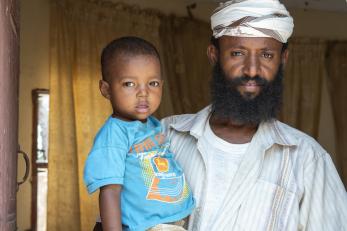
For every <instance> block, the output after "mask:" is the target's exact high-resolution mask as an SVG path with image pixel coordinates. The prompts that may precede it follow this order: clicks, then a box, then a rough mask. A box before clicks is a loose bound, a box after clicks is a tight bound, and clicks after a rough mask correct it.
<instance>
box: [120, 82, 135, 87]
mask: <svg viewBox="0 0 347 231" xmlns="http://www.w3.org/2000/svg"><path fill="white" fill-rule="evenodd" d="M123 86H124V87H134V86H135V83H133V82H124V83H123Z"/></svg>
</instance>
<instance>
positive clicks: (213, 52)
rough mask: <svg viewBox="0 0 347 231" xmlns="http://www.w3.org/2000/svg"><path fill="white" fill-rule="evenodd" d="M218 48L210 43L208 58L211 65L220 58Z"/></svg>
mask: <svg viewBox="0 0 347 231" xmlns="http://www.w3.org/2000/svg"><path fill="white" fill-rule="evenodd" d="M218 55H219V54H218V50H217V48H216V47H215V46H214V45H212V44H210V45H208V47H207V57H208V60H209V61H210V64H211V65H215V64H216V62H217V60H218Z"/></svg>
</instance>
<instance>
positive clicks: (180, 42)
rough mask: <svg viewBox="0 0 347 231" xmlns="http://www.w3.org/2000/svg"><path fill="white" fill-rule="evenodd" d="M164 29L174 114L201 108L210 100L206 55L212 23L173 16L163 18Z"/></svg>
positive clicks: (208, 69) (164, 56) (164, 59)
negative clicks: (210, 24)
mask: <svg viewBox="0 0 347 231" xmlns="http://www.w3.org/2000/svg"><path fill="white" fill-rule="evenodd" d="M160 32H161V37H162V41H164V43H163V46H162V47H163V50H164V51H165V52H164V54H163V61H164V63H165V65H164V66H165V68H166V72H167V75H168V86H169V91H170V96H171V99H172V100H171V101H172V107H173V112H172V113H171V114H183V113H194V112H197V111H199V110H200V109H202V108H203V107H205V106H206V105H207V104H208V103H209V102H210V100H209V98H210V97H209V96H210V93H209V84H208V83H209V78H210V76H211V66H210V64H209V63H208V59H207V55H206V49H207V46H208V44H209V40H210V37H211V29H210V27H209V24H208V23H206V22H200V21H192V20H190V19H186V18H177V17H169V18H165V20H163V21H162V26H161V30H160ZM173 35H174V36H173Z"/></svg>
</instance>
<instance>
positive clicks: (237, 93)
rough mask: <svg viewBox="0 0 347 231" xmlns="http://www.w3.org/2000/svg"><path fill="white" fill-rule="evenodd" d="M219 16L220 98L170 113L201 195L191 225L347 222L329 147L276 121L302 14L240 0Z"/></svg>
mask: <svg viewBox="0 0 347 231" xmlns="http://www.w3.org/2000/svg"><path fill="white" fill-rule="evenodd" d="M211 24H212V30H213V38H212V40H211V44H210V45H209V47H208V49H207V55H208V58H209V60H210V61H211V63H212V64H213V65H214V68H213V80H212V84H211V92H212V104H211V106H208V107H207V108H205V109H203V110H202V111H200V112H198V113H197V114H194V115H179V116H173V117H169V118H166V119H164V120H163V124H164V125H165V127H166V132H167V135H168V137H169V139H171V149H172V151H173V152H174V153H175V154H176V158H177V160H178V161H179V162H180V164H181V166H182V167H183V169H184V172H185V174H186V177H187V180H188V182H189V184H190V185H191V187H192V190H193V193H194V196H195V199H196V203H197V207H196V209H195V212H194V213H193V214H192V215H191V216H190V219H189V230H209V231H210V230H218V231H220V230H246V231H252V230H256V231H263V230H264V231H265V230H266V231H268V230H276V231H278V230H283V231H296V230H310V231H311V230H312V231H320V230H321V231H340V230H341V231H342V230H347V196H346V191H345V189H344V186H343V184H342V182H341V180H340V178H339V176H338V174H337V172H336V169H335V167H334V165H333V163H332V161H331V158H330V156H329V154H328V153H327V152H326V151H325V150H324V149H323V148H322V147H321V146H320V145H319V144H318V143H317V142H316V141H315V140H314V139H312V138H311V137H309V136H307V135H305V134H303V133H302V132H300V131H298V130H296V129H294V128H291V127H289V126H287V125H285V124H283V123H281V122H279V121H277V120H276V119H275V116H276V113H277V112H278V110H279V108H280V104H281V98H282V77H283V69H284V67H285V64H286V62H287V59H288V51H287V49H286V48H287V39H288V38H289V37H290V35H291V33H292V30H293V20H292V17H291V16H290V15H289V13H288V11H287V10H286V9H285V7H284V6H283V5H282V4H281V3H280V2H279V1H278V0H244V1H242V0H234V1H229V2H226V3H224V4H222V5H221V7H219V8H218V9H217V10H216V11H215V13H214V14H213V15H212V17H211Z"/></svg>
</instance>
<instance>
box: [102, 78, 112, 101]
mask: <svg viewBox="0 0 347 231" xmlns="http://www.w3.org/2000/svg"><path fill="white" fill-rule="evenodd" d="M99 89H100V92H101V94H102V95H103V96H104V97H105V98H106V99H111V89H110V84H108V82H106V81H104V80H100V81H99Z"/></svg>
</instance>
